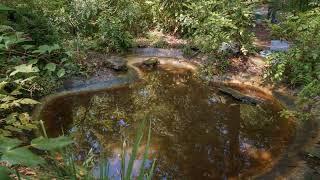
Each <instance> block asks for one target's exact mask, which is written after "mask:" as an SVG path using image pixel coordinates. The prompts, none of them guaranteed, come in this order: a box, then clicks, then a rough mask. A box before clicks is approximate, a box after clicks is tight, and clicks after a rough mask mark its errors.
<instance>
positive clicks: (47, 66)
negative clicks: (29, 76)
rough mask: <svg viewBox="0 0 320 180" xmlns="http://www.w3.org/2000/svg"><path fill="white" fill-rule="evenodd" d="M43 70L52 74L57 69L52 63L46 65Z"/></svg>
mask: <svg viewBox="0 0 320 180" xmlns="http://www.w3.org/2000/svg"><path fill="white" fill-rule="evenodd" d="M44 68H45V69H47V70H48V71H50V72H54V71H55V70H56V68H57V65H56V64H54V63H48V64H47V65H46V67H44Z"/></svg>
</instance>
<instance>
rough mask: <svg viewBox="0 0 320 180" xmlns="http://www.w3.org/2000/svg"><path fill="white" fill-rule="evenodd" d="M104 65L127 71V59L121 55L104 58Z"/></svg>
mask: <svg viewBox="0 0 320 180" xmlns="http://www.w3.org/2000/svg"><path fill="white" fill-rule="evenodd" d="M104 65H105V66H107V67H108V68H110V69H113V70H115V71H127V70H128V66H127V60H126V59H124V58H121V57H116V56H113V57H111V58H108V59H106V60H105V62H104Z"/></svg>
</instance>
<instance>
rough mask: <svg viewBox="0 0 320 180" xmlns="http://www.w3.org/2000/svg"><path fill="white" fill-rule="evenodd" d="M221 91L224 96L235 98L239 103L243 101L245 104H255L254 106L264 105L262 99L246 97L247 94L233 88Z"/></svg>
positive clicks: (222, 88)
mask: <svg viewBox="0 0 320 180" xmlns="http://www.w3.org/2000/svg"><path fill="white" fill-rule="evenodd" d="M219 91H220V92H222V93H224V94H227V95H230V96H232V97H233V98H235V99H237V100H239V101H242V102H244V103H248V104H254V105H256V104H261V103H263V101H262V100H261V99H258V98H255V97H251V96H248V95H245V94H243V93H241V92H240V91H237V90H235V89H232V88H228V87H220V88H219Z"/></svg>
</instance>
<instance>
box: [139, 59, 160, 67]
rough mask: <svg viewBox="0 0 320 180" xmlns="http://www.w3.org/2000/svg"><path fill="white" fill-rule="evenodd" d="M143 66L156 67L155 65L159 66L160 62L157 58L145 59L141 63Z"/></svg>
mask: <svg viewBox="0 0 320 180" xmlns="http://www.w3.org/2000/svg"><path fill="white" fill-rule="evenodd" d="M142 64H143V65H144V66H147V67H152V68H153V67H156V66H157V65H159V64H160V61H159V59H158V58H150V59H147V60H145V61H143V63H142Z"/></svg>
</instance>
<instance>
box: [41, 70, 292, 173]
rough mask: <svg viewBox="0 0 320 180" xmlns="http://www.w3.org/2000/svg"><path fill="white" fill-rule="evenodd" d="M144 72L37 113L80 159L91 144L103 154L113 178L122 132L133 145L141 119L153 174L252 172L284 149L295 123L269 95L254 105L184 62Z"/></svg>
mask: <svg viewBox="0 0 320 180" xmlns="http://www.w3.org/2000/svg"><path fill="white" fill-rule="evenodd" d="M143 72H144V77H143V80H142V81H140V82H136V83H133V84H131V85H129V86H121V87H116V88H112V89H106V90H101V91H98V92H86V93H78V94H75V95H68V96H60V97H57V98H54V99H53V100H51V101H50V102H48V103H47V104H46V105H45V106H44V108H43V110H42V112H41V118H42V119H43V120H44V121H45V123H46V126H47V129H48V134H49V135H50V136H57V135H59V134H62V132H64V133H69V134H71V135H72V136H73V137H74V139H75V142H76V147H77V148H76V150H75V151H76V152H75V153H76V154H77V158H78V159H79V160H83V159H84V158H85V156H86V154H87V153H88V151H89V150H90V149H92V150H93V153H95V154H97V155H99V154H104V155H105V157H106V158H107V160H108V161H109V176H110V177H114V178H115V179H120V175H119V171H120V169H121V160H120V157H119V155H120V154H121V150H122V143H123V142H122V140H123V138H121V137H126V138H127V139H129V140H131V142H132V141H133V140H134V136H135V134H136V131H137V127H138V126H139V124H140V123H141V121H142V120H144V119H145V120H147V121H151V129H152V139H151V146H150V153H149V155H148V157H149V161H148V163H147V165H146V166H147V167H148V166H150V164H151V163H152V160H153V159H157V161H156V169H155V174H154V179H228V178H239V177H248V176H253V175H256V174H259V173H260V172H262V171H263V170H264V169H265V168H266V167H268V166H271V165H272V164H273V163H274V162H275V161H277V159H278V158H279V157H280V154H281V153H283V152H284V151H285V150H286V147H287V146H288V144H289V142H290V139H291V137H292V129H293V127H292V126H291V125H290V122H289V120H288V119H285V118H282V117H281V116H280V113H279V112H280V111H281V106H279V104H278V103H277V102H276V101H275V100H273V99H272V98H269V99H264V102H263V103H261V104H257V105H252V104H246V103H243V102H240V101H238V100H235V99H234V98H232V97H230V96H227V95H225V94H223V93H221V92H220V91H219V86H218V85H212V84H211V85H209V84H206V83H204V82H202V81H201V80H199V79H198V78H197V77H196V76H195V75H194V73H193V72H191V71H189V70H187V69H183V68H181V67H180V68H178V67H174V68H172V67H170V66H161V65H160V67H158V68H156V69H153V70H143ZM130 145H131V144H130V143H128V145H127V148H128V150H127V152H131V151H130V148H131V146H130ZM144 146H145V141H143V143H142V146H141V148H139V153H138V159H137V160H136V161H135V166H134V167H138V166H139V164H141V159H142V156H143V152H144V148H145V147H144ZM129 155H130V154H129ZM129 155H128V156H129ZM93 171H94V172H96V173H98V171H99V168H98V167H96V168H94V169H93ZM137 171H138V168H135V169H134V172H133V175H135V174H137V173H138V172H137Z"/></svg>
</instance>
